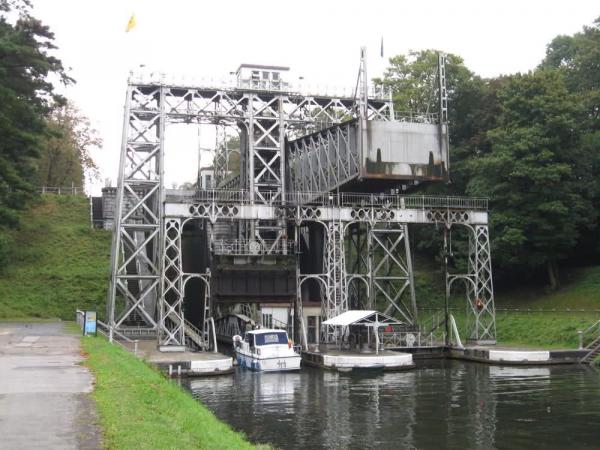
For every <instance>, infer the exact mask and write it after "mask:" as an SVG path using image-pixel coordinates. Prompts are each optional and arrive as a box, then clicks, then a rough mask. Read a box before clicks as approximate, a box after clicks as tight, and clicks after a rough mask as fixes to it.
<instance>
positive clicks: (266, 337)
mask: <svg viewBox="0 0 600 450" xmlns="http://www.w3.org/2000/svg"><path fill="white" fill-rule="evenodd" d="M254 338H255V342H256V345H270V344H287V343H288V338H287V334H286V333H285V332H279V333H261V334H256V335H255V336H254Z"/></svg>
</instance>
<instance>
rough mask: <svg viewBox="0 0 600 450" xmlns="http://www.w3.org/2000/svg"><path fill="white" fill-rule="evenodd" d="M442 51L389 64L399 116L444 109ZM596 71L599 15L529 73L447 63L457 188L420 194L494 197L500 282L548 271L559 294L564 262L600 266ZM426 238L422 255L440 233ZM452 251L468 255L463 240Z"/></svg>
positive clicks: (455, 60)
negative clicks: (439, 75) (495, 74)
mask: <svg viewBox="0 0 600 450" xmlns="http://www.w3.org/2000/svg"><path fill="white" fill-rule="evenodd" d="M436 55H437V52H436V51H433V50H425V51H420V52H412V53H410V54H409V55H406V56H405V55H399V56H396V57H394V58H391V59H390V66H389V68H388V69H387V71H386V73H385V76H384V78H383V80H376V81H377V82H379V83H382V84H384V85H386V86H389V87H391V88H392V89H393V93H394V102H395V108H396V109H397V110H399V111H406V110H408V111H409V112H411V113H413V114H414V113H415V112H416V111H421V112H437V111H438V109H439V108H438V107H437V105H436V98H435V88H436V86H435V84H436V81H435V74H436V72H435V70H434V69H433V68H434V67H435V66H436V58H437V56H436ZM599 68H600V19H598V20H596V21H595V22H594V24H593V25H592V26H590V27H584V29H583V31H582V32H581V33H577V34H575V35H574V36H558V37H557V38H555V39H554V40H553V41H552V42H551V43H550V44H549V46H548V49H547V56H546V58H545V59H544V61H543V62H542V63H541V64H540V66H539V67H538V68H536V69H535V70H533V71H531V72H529V73H525V74H514V75H509V76H503V77H499V78H494V79H482V78H480V77H478V76H477V75H475V74H473V73H472V72H471V71H470V70H469V69H468V68H467V67H465V66H464V63H463V61H462V59H461V58H460V57H458V56H456V55H448V57H447V84H448V96H449V105H448V106H449V121H450V136H451V170H450V174H451V178H452V183H451V184H450V185H447V186H439V185H425V186H420V187H419V188H418V189H419V190H420V191H421V192H428V193H434V192H435V193H442V192H444V193H449V194H456V195H478V196H486V197H489V198H490V207H491V211H492V214H491V239H492V255H493V264H494V267H495V269H496V270H495V272H496V275H499V277H498V278H499V279H500V280H502V279H504V280H507V279H511V280H514V279H515V277H527V276H530V275H531V274H536V273H542V272H545V273H546V274H547V277H548V278H547V279H548V282H549V284H550V286H551V287H552V288H557V287H558V286H559V271H558V267H559V264H565V263H567V264H568V263H570V262H578V263H581V262H582V261H583V262H586V263H590V262H592V263H596V264H597V263H598V262H600V235H599V234H598V231H597V230H598V214H597V211H598V209H599V208H600V75H599V73H600V70H598V69H599ZM426 233H431V231H420V230H419V231H417V232H416V233H415V235H417V236H418V238H419V239H418V241H419V242H420V245H419V249H420V250H426V251H430V252H434V251H437V250H434V249H439V233H431V234H426ZM455 249H456V250H457V253H460V252H461V250H462V249H464V242H461V239H460V236H459V239H457V243H456V244H455ZM582 258H585V259H582ZM524 269H525V270H524ZM523 274H526V275H525V276H523Z"/></svg>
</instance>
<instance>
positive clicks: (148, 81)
mask: <svg viewBox="0 0 600 450" xmlns="http://www.w3.org/2000/svg"><path fill="white" fill-rule="evenodd" d="M128 82H129V84H140V85H149V86H153V85H154V86H183V87H187V88H197V89H219V90H227V89H231V90H237V89H249V90H258V91H267V92H288V93H291V94H300V95H305V96H306V95H311V96H317V97H318V96H326V97H337V98H354V87H352V86H350V85H348V86H333V85H312V84H309V83H305V82H299V83H290V82H287V81H284V80H279V81H268V82H267V81H266V80H252V79H239V80H238V79H237V77H235V76H229V77H227V76H225V77H220V78H204V77H190V76H185V77H183V76H178V75H174V74H166V73H162V72H146V71H138V72H135V73H133V72H132V73H131V74H130V76H129V79H128ZM390 92H391V90H390V88H388V87H386V86H382V85H380V84H373V83H369V86H368V95H369V99H372V100H386V101H389V100H390Z"/></svg>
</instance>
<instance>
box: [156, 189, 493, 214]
mask: <svg viewBox="0 0 600 450" xmlns="http://www.w3.org/2000/svg"><path fill="white" fill-rule="evenodd" d="M166 200H167V201H168V202H169V201H171V202H180V201H189V202H195V203H225V204H227V203H230V204H234V205H244V204H252V203H254V204H267V205H271V206H311V205H314V206H337V207H339V206H346V207H382V208H395V209H406V208H411V209H431V208H440V209H461V210H464V209H470V210H487V209H488V199H487V198H485V197H460V196H450V195H446V196H433V195H391V194H367V193H352V192H342V193H334V192H310V191H307V192H302V191H296V192H287V193H286V194H285V195H282V193H281V192H279V191H264V192H261V193H260V197H259V196H258V195H254V196H253V195H251V192H250V191H248V190H244V189H239V190H232V189H206V190H198V191H190V190H175V189H171V190H167V192H166Z"/></svg>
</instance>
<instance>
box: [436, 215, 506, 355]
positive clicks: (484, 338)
mask: <svg viewBox="0 0 600 450" xmlns="http://www.w3.org/2000/svg"><path fill="white" fill-rule="evenodd" d="M466 226H467V229H468V230H469V255H468V265H467V273H464V274H450V273H447V274H446V286H447V290H448V292H450V287H451V286H452V284H453V283H454V282H455V281H457V280H462V281H464V282H465V287H466V297H467V339H468V340H470V341H474V342H477V343H483V344H494V343H496V311H495V306H494V285H493V279H492V259H491V252H490V240H489V229H488V227H487V225H473V226H471V225H466Z"/></svg>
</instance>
